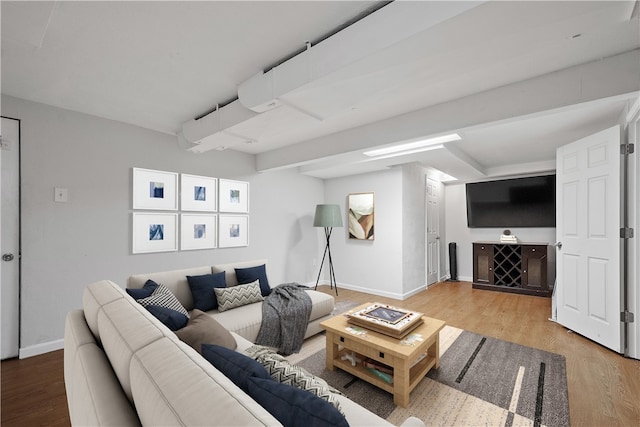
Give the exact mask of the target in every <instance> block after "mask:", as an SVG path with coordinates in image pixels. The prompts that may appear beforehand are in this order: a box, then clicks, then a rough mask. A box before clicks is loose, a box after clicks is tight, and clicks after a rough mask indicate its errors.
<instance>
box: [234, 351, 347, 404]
mask: <svg viewBox="0 0 640 427" xmlns="http://www.w3.org/2000/svg"><path fill="white" fill-rule="evenodd" d="M244 351H245V353H247V354H248V355H249V356H250V357H252V358H254V359H256V360H257V361H258V362H260V364H261V365H262V366H264V367H265V368H266V369H267V372H269V374H270V375H271V378H273V379H274V380H275V381H278V382H281V383H283V384H287V385H290V386H293V387H297V388H300V389H302V390H306V391H308V392H310V393H312V394H315V395H316V396H318V397H319V398H321V399H324V400H326V401H327V402H329V403H331V404H332V405H333V406H334V407H335V408H336V409H337V410H338V411H340V413H341V414H343V415H344V412H343V411H342V407H341V406H340V402H338V399H337V398H336V394H342V393H341V392H340V390H338V389H335V388H333V387H331V386H330V385H329V384H328V383H327V382H326V381H325V380H323V379H322V378H320V377H317V376H315V375H313V374H311V373H309V372H308V371H307V370H305V369H304V368H301V367H300V366H297V365H292V364H291V363H289V361H288V360H287V359H285V358H284V357H282V356H280V355H279V354H277V353H275V352H274V351H273V350H271V349H269V348H268V347H264V346H261V345H253V346H251V347H249V348H247V349H246V350H244Z"/></svg>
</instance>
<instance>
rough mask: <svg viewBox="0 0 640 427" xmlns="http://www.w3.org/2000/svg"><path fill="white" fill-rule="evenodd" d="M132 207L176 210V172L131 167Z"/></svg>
mask: <svg viewBox="0 0 640 427" xmlns="http://www.w3.org/2000/svg"><path fill="white" fill-rule="evenodd" d="M133 209H155V210H164V211H175V210H178V174H177V173H175V172H164V171H156V170H150V169H141V168H133Z"/></svg>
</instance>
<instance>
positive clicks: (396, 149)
mask: <svg viewBox="0 0 640 427" xmlns="http://www.w3.org/2000/svg"><path fill="white" fill-rule="evenodd" d="M461 139H462V138H461V137H460V135H458V134H457V133H452V134H450V135H443V136H436V137H435V138H428V139H421V140H420V141H414V142H407V143H406V144H400V145H394V146H392V147H386V148H380V149H378V150H371V151H365V152H364V153H363V154H364V155H365V156H369V157H378V156H384V155H387V154H392V153H400V154H397V155H399V156H400V155H403V154H411V153H417V152H420V151H425V150H418V151H415V150H417V149H420V148H424V147H428V146H430V145H436V144H443V143H445V142H451V141H459V140H461ZM405 151H407V153H404V152H405ZM401 152H402V153H401Z"/></svg>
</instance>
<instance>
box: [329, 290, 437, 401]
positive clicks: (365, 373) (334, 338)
mask: <svg viewBox="0 0 640 427" xmlns="http://www.w3.org/2000/svg"><path fill="white" fill-rule="evenodd" d="M369 305H371V303H366V304H363V305H361V306H359V307H356V308H354V309H353V310H351V311H356V310H360V309H363V308H365V307H367V306H369ZM422 319H423V321H424V323H423V324H422V325H420V326H418V327H417V328H416V329H414V330H413V331H412V332H411V333H410V334H409V335H411V334H420V335H422V339H423V341H421V342H417V343H415V344H414V345H404V344H401V341H402V340H399V339H396V338H392V337H390V336H387V335H383V334H381V333H378V332H374V331H371V330H367V332H366V334H364V335H356V334H353V333H351V332H349V331H348V330H347V328H348V327H353V326H355V325H352V324H351V323H349V322H347V318H346V317H345V316H344V315H338V316H335V317H332V318H331V319H328V320H325V321H324V322H322V323H320V327H321V328H322V329H324V330H326V332H327V369H328V370H330V371H333V370H334V368H336V367H337V368H340V369H342V370H343V371H346V372H349V373H350V374H352V375H355V376H356V377H358V378H361V379H363V380H365V381H367V382H369V383H371V384H373V385H375V386H376V387H379V388H381V389H383V390H385V391H388V392H389V393H391V394H393V402H394V403H395V404H396V405H399V406H402V407H407V405H409V393H411V390H413V389H414V388H415V387H416V386H417V385H418V383H419V382H420V381H421V380H422V378H424V376H425V375H426V374H427V372H429V370H430V369H431V368H433V367H435V368H436V369H437V368H438V367H439V366H440V353H439V346H440V338H439V335H440V334H439V332H440V330H441V329H442V328H444V326H445V322H444V321H442V320H437V319H432V318H430V317H426V316H423V318H422ZM360 329H364V330H366V329H365V328H360ZM352 352H354V353H356V354H357V356H358V357H359V358H360V359H365V358H369V359H372V360H374V361H376V362H378V363H381V364H384V365H387V366H390V367H392V368H393V383H392V384H389V383H387V382H386V381H384V380H383V379H381V378H379V377H378V376H376V375H375V374H373V373H372V372H370V371H369V370H368V369H366V368H365V367H363V366H362V364H357V365H356V366H353V365H352V363H351V361H349V360H342V359H341V358H342V356H344V355H345V354H351V353H352ZM425 354H426V356H425V357H423V358H422V359H420V357H421V356H423V355H425ZM416 361H418V362H417V363H416Z"/></svg>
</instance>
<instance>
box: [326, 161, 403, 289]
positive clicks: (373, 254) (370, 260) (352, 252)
mask: <svg viewBox="0 0 640 427" xmlns="http://www.w3.org/2000/svg"><path fill="white" fill-rule="evenodd" d="M370 192H373V193H374V203H375V217H374V218H375V225H374V227H375V228H374V230H375V240H372V241H370V240H354V239H349V235H348V229H347V224H346V218H347V211H346V209H347V196H348V195H349V193H370ZM325 203H331V204H334V203H335V204H339V205H340V210H341V212H342V215H343V222H344V225H345V226H344V227H343V228H334V229H333V234H332V237H331V253H332V255H333V264H334V268H335V273H336V281H337V282H338V284H339V286H341V287H345V288H348V289H354V290H361V291H366V292H370V293H373V294H377V295H384V296H388V297H391V298H397V299H402V293H403V285H402V283H403V273H402V271H403V267H402V264H403V263H402V235H403V233H402V171H401V170H400V169H391V170H388V171H384V172H376V173H370V174H363V175H355V176H351V177H345V178H336V179H330V180H327V181H325ZM321 236H322V238H324V234H321ZM320 256H322V254H320ZM321 259H322V258H319V259H318V260H317V261H318V268H320V265H319V263H320V261H321ZM327 269H328V266H325V268H324V270H323V274H324V271H325V270H327ZM325 277H327V278H328V275H326V276H325ZM338 292H339V291H338Z"/></svg>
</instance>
